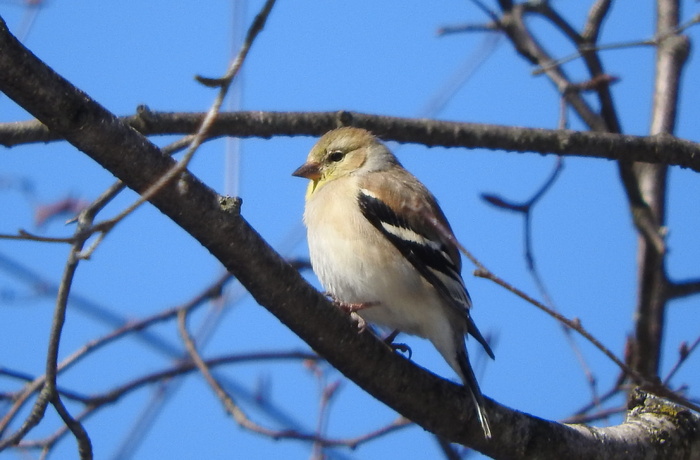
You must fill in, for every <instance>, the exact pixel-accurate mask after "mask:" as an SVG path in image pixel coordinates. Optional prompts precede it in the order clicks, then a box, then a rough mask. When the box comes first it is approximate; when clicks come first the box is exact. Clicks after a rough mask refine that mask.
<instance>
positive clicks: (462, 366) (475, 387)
mask: <svg viewBox="0 0 700 460" xmlns="http://www.w3.org/2000/svg"><path fill="white" fill-rule="evenodd" d="M457 364H458V365H459V370H460V372H459V374H460V377H462V382H463V383H464V386H465V388H467V390H468V391H469V393H470V394H471V396H472V400H473V401H474V406H476V414H477V416H478V418H479V422H480V423H481V429H482V430H483V431H484V436H485V437H486V439H491V427H490V426H489V419H488V417H487V416H486V409H485V406H486V402H485V400H484V395H482V394H481V389H480V388H479V383H478V382H477V381H476V376H475V375H474V371H473V370H472V367H471V365H470V364H469V357H468V356H467V351H466V349H464V348H462V349H461V350H458V351H457Z"/></svg>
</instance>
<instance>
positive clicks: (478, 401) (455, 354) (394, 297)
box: [294, 127, 493, 438]
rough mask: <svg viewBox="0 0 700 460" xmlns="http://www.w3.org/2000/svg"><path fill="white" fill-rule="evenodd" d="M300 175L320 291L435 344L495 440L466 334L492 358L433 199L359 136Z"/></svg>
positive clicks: (321, 147) (310, 162) (348, 133)
mask: <svg viewBox="0 0 700 460" xmlns="http://www.w3.org/2000/svg"><path fill="white" fill-rule="evenodd" d="M294 175H296V176H300V177H306V178H308V179H310V180H311V181H310V183H309V186H308V189H307V194H306V207H305V211H304V223H305V224H306V227H307V231H308V241H309V253H310V257H311V264H312V266H313V268H314V271H315V272H316V275H317V276H318V278H319V280H320V281H321V284H322V285H323V286H324V288H325V289H326V290H327V291H329V292H330V293H331V295H332V296H333V297H334V298H335V299H336V300H338V301H340V302H344V303H349V304H368V303H377V305H376V306H372V307H369V308H364V309H361V310H360V311H358V314H359V315H360V316H361V317H362V318H363V319H364V320H366V321H369V322H370V323H374V324H377V325H380V326H384V327H387V328H390V329H396V330H399V331H401V332H405V333H407V334H412V335H418V336H420V337H424V338H427V339H428V340H430V341H431V342H432V343H433V345H434V346H435V347H436V348H437V350H438V351H439V352H440V354H442V356H443V357H444V358H445V360H446V361H447V362H448V364H449V365H450V366H451V367H452V368H453V369H454V370H455V372H457V374H458V375H459V376H460V378H461V379H462V381H463V382H464V384H465V386H466V387H467V388H468V390H469V392H470V394H471V396H472V398H473V400H474V403H475V405H476V408H477V415H478V418H479V421H480V422H481V425H482V429H483V431H484V434H485V436H486V437H487V438H488V437H490V436H491V430H490V426H489V423H488V418H487V415H486V411H485V408H484V404H485V401H484V398H483V396H482V395H481V391H480V389H479V386H478V384H477V381H476V378H475V377H474V373H473V372H472V370H471V367H470V365H469V360H468V357H467V352H466V348H465V344H464V335H465V334H467V333H470V334H472V335H473V336H474V337H475V338H476V339H477V340H478V341H479V342H480V343H481V344H482V345H483V346H484V348H485V349H486V351H487V353H488V354H489V355H490V356H491V357H493V353H492V352H491V349H490V348H489V346H488V344H487V343H486V341H485V340H484V339H483V337H482V336H481V334H480V333H479V330H478V329H477V328H476V325H475V324H474V322H473V321H472V319H471V317H470V316H469V308H470V306H471V300H470V299H469V294H468V293H467V290H466V288H465V287H464V282H463V280H462V277H461V274H460V271H461V259H460V255H459V251H458V249H457V247H456V246H455V244H454V237H453V236H452V230H451V229H450V226H449V224H448V222H447V220H446V218H445V216H444V214H443V212H442V210H441V209H440V207H439V205H438V203H437V201H436V200H435V198H434V197H433V195H432V194H431V193H430V191H428V189H427V188H426V187H425V186H424V185H423V184H422V183H421V182H420V181H419V180H418V179H416V178H415V177H414V176H413V175H412V174H411V173H409V172H408V171H406V170H405V169H404V168H403V167H402V166H401V164H400V163H399V161H398V160H397V159H396V157H395V156H394V155H393V154H392V153H391V152H390V151H389V150H388V149H387V148H386V146H384V144H382V143H381V142H379V140H378V139H377V138H376V137H375V136H373V135H372V134H371V133H370V132H368V131H366V130H363V129H358V128H349V127H348V128H340V129H336V130H333V131H330V132H329V133H327V134H325V135H324V136H323V137H321V139H319V141H318V142H317V143H316V145H315V146H314V147H313V148H312V149H311V152H310V153H309V156H308V158H307V161H306V163H305V164H304V165H302V166H301V167H300V168H299V169H297V170H296V171H295V172H294Z"/></svg>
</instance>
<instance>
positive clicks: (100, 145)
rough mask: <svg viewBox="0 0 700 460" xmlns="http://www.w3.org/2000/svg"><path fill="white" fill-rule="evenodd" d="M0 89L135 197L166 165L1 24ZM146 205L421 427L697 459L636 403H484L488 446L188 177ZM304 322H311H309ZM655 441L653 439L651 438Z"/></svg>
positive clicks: (671, 421) (614, 454)
mask: <svg viewBox="0 0 700 460" xmlns="http://www.w3.org/2000/svg"><path fill="white" fill-rule="evenodd" d="M0 90H2V91H3V92H4V93H5V94H7V95H8V96H9V97H10V98H11V99H13V100H14V101H15V102H17V103H18V104H19V105H21V106H22V107H23V108H25V109H26V110H27V111H28V112H30V113H31V114H32V115H33V116H35V117H36V118H37V119H39V120H40V121H41V122H42V123H44V124H45V125H46V126H47V127H48V128H49V129H50V130H51V131H53V132H55V133H57V134H58V135H59V136H61V137H63V138H65V139H66V140H67V141H68V142H70V143H71V144H73V145H74V146H76V147H77V148H78V149H80V150H81V151H83V152H84V153H85V154H87V155H88V156H90V157H91V158H92V159H94V160H95V161H96V162H98V163H99V164H101V165H102V166H103V167H105V168H106V169H108V170H109V171H111V172H112V173H113V174H114V175H115V176H117V177H118V178H120V179H121V180H122V181H123V182H124V183H125V184H126V185H127V186H129V187H130V188H132V189H133V190H135V191H137V192H140V191H143V190H145V189H146V188H148V187H149V186H150V185H151V184H153V183H154V182H156V181H157V180H158V179H159V178H160V177H161V176H162V175H163V174H164V173H165V172H166V171H168V170H169V169H170V168H171V167H172V165H173V163H174V162H173V160H172V159H170V158H169V157H167V156H165V155H163V154H162V153H161V152H160V150H159V149H158V148H157V147H156V146H155V145H153V144H152V143H150V142H149V141H148V139H146V138H145V137H143V136H142V135H141V134H140V133H138V132H137V131H136V130H135V129H133V128H132V127H130V126H129V125H127V124H126V123H124V122H123V121H121V120H119V119H118V118H117V117H116V116H115V115H113V114H111V113H109V112H108V111H107V110H105V109H104V108H103V107H101V106H100V105H99V104H97V103H96V102H94V101H93V100H92V99H90V97H89V96H88V95H87V94H85V93H83V92H81V91H79V90H78V89H76V88H75V87H73V86H72V85H71V84H70V83H69V82H67V81H66V80H64V79H63V78H61V77H60V76H59V75H57V74H56V73H54V72H53V71H52V70H51V69H50V68H48V67H47V66H46V65H45V64H43V63H42V62H41V61H40V60H39V59H37V58H36V57H35V56H34V55H32V54H31V53H30V52H29V51H28V50H27V49H26V48H24V47H23V46H22V45H21V44H20V43H19V42H18V41H17V40H16V39H15V38H14V37H13V36H12V35H11V34H10V33H9V31H8V30H7V27H6V26H5V24H4V22H2V21H1V20H0ZM151 203H152V204H153V205H154V206H156V207H157V208H158V209H159V210H160V211H162V212H163V213H164V214H165V215H167V216H168V217H170V218H171V219H172V220H173V221H175V222H176V223H177V224H178V225H180V226H181V227H182V228H183V229H185V230H186V231H188V232H189V233H190V234H191V235H192V236H193V237H194V238H196V239H197V240H198V241H199V242H200V243H201V244H202V245H203V246H204V247H205V248H207V250H209V251H210V252H211V253H212V254H213V255H214V256H215V257H217V258H218V259H219V260H220V261H221V262H222V263H223V264H224V265H225V266H226V267H227V269H228V270H229V271H230V272H231V273H232V274H233V275H234V276H236V277H237V278H238V279H239V280H240V282H241V283H242V284H243V285H244V286H245V287H246V288H247V289H248V290H249V292H250V293H251V294H252V295H253V297H254V298H255V299H256V301H257V302H258V303H259V304H260V305H261V306H263V307H265V308H266V309H268V310H269V311H270V312H271V313H272V314H273V315H275V316H276V317H277V318H278V319H279V320H280V321H281V322H283V323H284V324H285V325H286V326H287V327H289V328H290V329H291V330H292V331H294V332H295V333H296V334H297V335H298V336H299V337H301V338H302V339H303V340H305V341H306V342H307V343H308V344H309V345H310V346H311V347H312V348H314V349H315V350H316V351H317V352H318V353H319V354H321V355H322V356H323V357H324V358H325V359H327V360H328V362H329V363H330V364H332V365H333V366H335V367H336V368H338V369H339V370H340V371H341V372H342V373H344V374H345V375H346V376H348V377H349V378H350V379H352V380H353V381H354V382H355V383H357V384H358V385H359V386H360V387H362V388H363V389H365V390H366V391H367V392H369V393H370V394H372V395H373V396H375V397H376V398H377V399H379V400H381V401H382V402H384V403H385V404H387V405H389V406H390V407H392V408H394V409H395V410H397V411H398V412H400V413H402V414H403V415H405V416H406V417H408V418H409V419H411V420H413V421H415V422H416V423H418V424H420V425H421V426H422V427H424V428H425V429H427V430H429V431H431V432H433V433H436V434H438V435H440V436H443V437H444V438H447V439H449V440H451V441H453V442H460V443H463V444H466V445H469V446H472V447H474V448H475V449H477V450H479V451H481V452H483V453H485V454H486V455H490V456H492V457H494V458H509V459H520V458H522V459H525V458H544V459H546V458H552V459H554V458H562V457H566V458H568V459H579V458H580V459H584V458H585V459H588V458H601V457H603V456H604V457H605V458H610V459H614V458H629V457H630V456H633V457H637V458H641V457H644V458H689V457H690V456H691V455H692V454H693V453H694V455H695V456H697V455H698V452H700V439H699V437H700V434H699V433H700V419H699V418H698V417H697V416H696V415H694V414H693V413H691V412H690V411H688V410H686V409H683V408H679V407H677V406H674V405H669V404H667V403H665V402H663V401H660V400H658V398H655V397H652V396H648V395H646V394H640V395H639V397H638V398H636V399H635V401H634V403H635V404H634V409H633V410H632V411H631V412H630V414H629V417H628V421H627V422H626V423H624V424H622V425H619V426H616V427H609V428H596V427H585V426H581V425H564V424H559V423H555V422H549V421H545V420H542V419H539V418H537V417H533V416H530V415H527V414H524V413H521V412H518V411H515V410H512V409H509V408H507V407H504V406H502V405H500V404H498V403H497V402H495V401H492V400H490V399H489V400H487V410H488V412H489V417H490V419H491V420H492V421H493V425H494V437H493V440H492V441H490V442H487V441H486V440H485V439H484V438H483V436H481V431H480V429H479V425H478V422H477V421H476V420H475V419H474V418H473V417H472V416H471V415H470V414H473V411H471V410H470V406H471V404H472V403H471V400H470V399H469V398H468V397H466V395H465V393H464V391H463V389H462V387H461V386H458V385H456V384H453V383H450V382H447V381H445V380H443V379H441V378H439V377H436V376H435V375H433V374H431V373H429V372H426V371H425V370H423V369H420V368H419V367H418V366H416V365H414V364H412V363H411V362H410V361H408V360H407V359H405V358H403V357H402V356H399V355H396V354H394V353H393V352H392V351H391V350H390V349H389V348H388V347H386V345H385V344H384V343H383V342H381V341H379V340H378V339H376V338H375V337H374V336H372V335H370V334H358V333H357V331H356V329H355V327H354V325H353V323H352V321H351V320H350V319H349V318H348V317H347V316H345V315H344V314H342V313H341V312H340V311H338V310H337V309H335V308H333V307H332V305H331V304H330V303H329V302H328V300H327V299H326V298H325V297H324V296H323V295H321V294H320V293H319V292H317V291H316V290H315V289H313V288H312V287H311V286H310V285H309V284H308V283H306V282H305V281H304V280H303V278H302V277H301V276H300V275H299V273H298V272H297V271H296V270H295V269H294V268H293V267H292V266H291V265H290V264H288V263H287V262H285V261H284V260H283V259H281V258H280V257H279V255H277V254H276V253H275V252H274V251H273V249H272V248H271V247H270V246H268V245H267V243H266V242H265V241H264V240H263V239H262V238H261V237H260V236H259V235H258V234H257V232H255V230H254V229H253V228H252V227H251V226H250V225H249V224H248V223H247V222H246V220H245V219H244V218H243V217H242V216H241V215H240V213H239V208H238V206H236V205H235V203H234V205H230V203H231V202H230V200H229V199H227V198H225V197H221V196H219V195H217V194H216V193H215V192H214V191H212V190H211V189H210V188H209V187H207V186H206V185H205V184H203V183H201V182H200V181H199V180H198V179H197V178H195V177H193V176H192V175H191V174H189V173H188V172H184V173H183V174H182V175H181V176H180V178H179V180H177V181H173V183H171V184H169V185H166V186H165V187H164V188H163V189H162V190H161V191H160V192H159V193H158V194H157V195H155V196H154V197H152V199H151ZM309 318H314V321H309V320H308V319H309ZM661 433H663V434H661Z"/></svg>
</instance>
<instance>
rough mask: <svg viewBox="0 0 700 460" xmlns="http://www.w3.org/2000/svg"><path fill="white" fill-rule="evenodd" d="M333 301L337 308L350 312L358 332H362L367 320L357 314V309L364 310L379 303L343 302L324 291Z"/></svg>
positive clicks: (365, 327)
mask: <svg viewBox="0 0 700 460" xmlns="http://www.w3.org/2000/svg"><path fill="white" fill-rule="evenodd" d="M326 295H328V296H329V297H330V298H331V299H332V300H333V303H335V304H336V305H337V306H338V308H340V309H341V310H342V311H344V312H345V313H348V314H350V318H352V319H353V320H354V321H355V322H356V323H357V329H358V330H359V333H362V332H364V330H365V329H367V322H366V321H365V320H364V319H362V317H361V316H360V315H358V314H357V312H358V311H360V310H364V309H365V308H370V307H375V306H377V305H379V302H343V301H340V300H338V299H337V298H335V296H334V295H333V294H330V293H326Z"/></svg>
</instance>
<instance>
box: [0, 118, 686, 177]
mask: <svg viewBox="0 0 700 460" xmlns="http://www.w3.org/2000/svg"><path fill="white" fill-rule="evenodd" d="M204 116H205V114H204V113H172V112H152V111H149V110H148V109H141V110H140V111H139V114H137V115H133V116H129V117H122V118H120V120H121V121H123V122H125V123H127V124H129V125H131V126H132V127H134V128H136V129H137V130H138V131H139V132H141V133H142V134H144V135H146V136H155V135H170V134H191V133H194V132H196V131H197V129H198V127H199V126H200V125H201V123H202V120H203V118H204ZM344 125H352V126H357V127H360V128H365V129H368V130H370V131H373V132H374V133H376V134H378V135H380V136H381V137H382V138H383V139H385V140H391V141H396V142H401V143H416V144H423V145H427V146H430V147H437V146H440V147H466V148H486V149H494V150H509V151H513V152H537V153H552V154H557V155H565V156H581V157H590V158H604V159H610V160H628V161H641V162H647V163H663V164H668V165H671V166H681V167H684V168H690V169H692V170H694V171H697V172H700V144H698V143H696V142H691V141H687V140H683V139H678V138H675V137H673V136H670V135H663V134H661V135H656V136H646V137H642V136H629V135H621V134H611V133H603V132H588V131H569V130H556V129H538V128H520V127H510V126H500V125H487V124H481V123H460V122H451V121H439V120H427V119H415V118H400V117H386V116H380V115H371V114H364V113H357V112H346V111H339V112H225V113H221V114H219V117H218V118H217V120H216V121H215V122H214V123H213V124H212V126H211V129H210V132H209V135H210V136H211V137H221V136H236V137H273V136H302V135H303V136H320V135H321V134H324V133H325V132H327V131H329V130H331V129H333V128H336V127H338V126H344ZM60 140H64V137H63V136H61V135H60V134H59V133H58V132H55V131H50V130H49V129H48V128H47V127H46V126H45V125H43V124H42V123H41V122H39V121H24V122H15V123H0V144H2V145H5V146H7V147H11V146H14V145H21V144H28V143H33V142H52V141H60Z"/></svg>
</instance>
